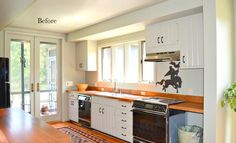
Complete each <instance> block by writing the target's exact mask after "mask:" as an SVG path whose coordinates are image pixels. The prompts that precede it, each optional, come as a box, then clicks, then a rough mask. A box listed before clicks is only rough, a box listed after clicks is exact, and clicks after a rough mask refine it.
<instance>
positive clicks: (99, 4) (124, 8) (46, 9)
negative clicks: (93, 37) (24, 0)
mask: <svg viewBox="0 0 236 143" xmlns="http://www.w3.org/2000/svg"><path fill="white" fill-rule="evenodd" d="M161 1H164V0H128V1H127V0H96V1H94V0H38V1H36V2H35V3H34V4H33V5H32V6H31V8H29V9H28V10H27V11H26V12H25V13H24V14H23V15H21V16H20V17H18V18H17V19H15V20H14V21H13V22H12V24H11V25H10V26H12V27H20V28H27V29H35V30H44V31H51V32H59V33H69V32H71V31H74V30H78V29H81V28H84V27H86V26H89V25H93V24H96V23H99V22H101V21H104V20H107V19H111V18H114V17H116V16H119V15H122V14H125V13H127V12H131V11H134V10H137V9H142V8H144V7H147V6H151V5H154V4H157V3H159V2H161ZM38 18H42V19H46V18H48V19H51V20H56V23H52V24H39V23H38Z"/></svg>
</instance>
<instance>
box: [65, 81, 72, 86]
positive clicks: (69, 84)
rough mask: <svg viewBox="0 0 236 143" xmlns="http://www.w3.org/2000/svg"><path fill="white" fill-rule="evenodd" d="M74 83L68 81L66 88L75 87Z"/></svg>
mask: <svg viewBox="0 0 236 143" xmlns="http://www.w3.org/2000/svg"><path fill="white" fill-rule="evenodd" d="M73 85H74V82H73V81H66V87H70V86H73Z"/></svg>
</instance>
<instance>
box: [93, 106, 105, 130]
mask: <svg viewBox="0 0 236 143" xmlns="http://www.w3.org/2000/svg"><path fill="white" fill-rule="evenodd" d="M102 117H103V115H102V105H101V104H98V103H94V102H92V104H91V127H92V128H94V129H96V130H99V131H103V118H102Z"/></svg>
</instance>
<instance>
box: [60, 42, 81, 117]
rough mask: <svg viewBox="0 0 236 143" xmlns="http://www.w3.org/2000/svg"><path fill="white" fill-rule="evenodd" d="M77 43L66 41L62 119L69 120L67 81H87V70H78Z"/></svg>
mask: <svg viewBox="0 0 236 143" xmlns="http://www.w3.org/2000/svg"><path fill="white" fill-rule="evenodd" d="M75 48H76V44H75V43H72V42H65V44H64V49H63V75H62V77H63V81H62V82H63V98H64V102H63V103H62V107H64V108H62V109H63V112H62V120H63V121H66V120H68V113H67V111H68V104H67V103H68V100H67V99H68V98H67V95H68V94H67V93H66V92H65V90H66V89H67V87H66V81H73V83H74V84H76V83H84V82H85V72H82V71H78V70H76V52H75Z"/></svg>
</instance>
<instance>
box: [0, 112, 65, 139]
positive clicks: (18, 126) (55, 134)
mask: <svg viewBox="0 0 236 143" xmlns="http://www.w3.org/2000/svg"><path fill="white" fill-rule="evenodd" d="M0 131H1V132H2V133H3V135H0V138H1V139H2V140H3V138H4V136H5V137H6V139H7V140H8V142H11V143H69V142H70V137H69V136H67V135H65V134H63V133H61V132H60V131H58V130H57V129H55V128H53V127H51V126H49V125H48V124H47V123H45V122H44V121H41V120H40V119H37V118H34V117H33V116H31V115H30V114H28V113H26V112H24V111H23V110H21V109H10V108H8V109H0ZM1 139H0V141H1Z"/></svg>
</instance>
